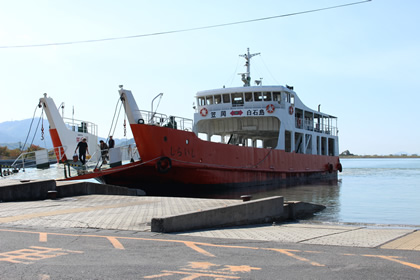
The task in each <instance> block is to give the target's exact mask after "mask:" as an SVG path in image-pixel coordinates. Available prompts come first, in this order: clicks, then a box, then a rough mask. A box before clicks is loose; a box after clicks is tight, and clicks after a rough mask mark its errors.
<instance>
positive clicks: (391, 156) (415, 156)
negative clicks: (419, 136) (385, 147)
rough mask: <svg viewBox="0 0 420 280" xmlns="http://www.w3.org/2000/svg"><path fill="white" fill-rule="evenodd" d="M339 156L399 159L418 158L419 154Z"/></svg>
mask: <svg viewBox="0 0 420 280" xmlns="http://www.w3.org/2000/svg"><path fill="white" fill-rule="evenodd" d="M339 157H340V158H398V159H401V158H407V159H408V158H420V156H418V155H412V156H404V155H401V156H397V155H396V156H394V155H390V156H379V155H365V156H358V155H352V156H342V155H340V156H339Z"/></svg>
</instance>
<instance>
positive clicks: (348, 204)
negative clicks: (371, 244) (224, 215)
mask: <svg viewBox="0 0 420 280" xmlns="http://www.w3.org/2000/svg"><path fill="white" fill-rule="evenodd" d="M340 162H341V164H342V165H343V172H342V173H339V175H338V179H339V180H338V182H337V183H331V184H315V185H303V186H296V187H288V188H279V189H277V190H274V191H270V192H265V193H259V194H256V195H255V196H256V197H267V196H271V195H280V196H284V198H285V200H298V201H304V202H311V203H316V204H321V205H324V206H326V209H325V210H323V211H321V212H319V213H317V214H315V216H314V217H313V218H311V219H309V221H312V222H325V223H353V224H381V225H392V226H404V225H413V226H420V159H418V158H415V159H410V158H369V159H366V158H361V159H341V160H340Z"/></svg>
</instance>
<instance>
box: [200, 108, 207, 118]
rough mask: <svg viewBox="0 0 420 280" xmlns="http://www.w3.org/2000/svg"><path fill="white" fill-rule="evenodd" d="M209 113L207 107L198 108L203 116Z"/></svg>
mask: <svg viewBox="0 0 420 280" xmlns="http://www.w3.org/2000/svg"><path fill="white" fill-rule="evenodd" d="M208 113H209V110H207V108H201V110H200V115H201V116H203V117H205V116H207V114H208Z"/></svg>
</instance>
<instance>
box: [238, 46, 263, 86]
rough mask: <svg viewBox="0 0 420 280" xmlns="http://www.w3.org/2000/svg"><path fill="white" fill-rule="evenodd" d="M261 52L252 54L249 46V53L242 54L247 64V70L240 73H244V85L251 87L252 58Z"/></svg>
mask: <svg viewBox="0 0 420 280" xmlns="http://www.w3.org/2000/svg"><path fill="white" fill-rule="evenodd" d="M260 54H261V53H253V54H250V53H249V48H247V53H246V54H240V55H239V56H240V57H244V58H245V60H246V62H245V66H246V72H245V73H239V75H242V82H244V87H249V86H250V84H251V58H252V57H254V56H256V55H260Z"/></svg>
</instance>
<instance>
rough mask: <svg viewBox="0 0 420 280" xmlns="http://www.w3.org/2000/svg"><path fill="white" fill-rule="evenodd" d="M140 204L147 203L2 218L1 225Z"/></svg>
mask: <svg viewBox="0 0 420 280" xmlns="http://www.w3.org/2000/svg"><path fill="white" fill-rule="evenodd" d="M147 203H153V202H151V201H150V202H147ZM139 204H145V202H144V201H142V202H128V203H120V204H111V205H101V206H93V207H84V208H73V209H62V210H56V211H51V212H40V213H31V214H25V215H18V216H11V217H4V218H0V224H1V223H11V222H16V221H20V220H28V219H33V218H40V217H49V216H57V215H64V214H72V213H80V212H88V211H96V210H102V209H110V208H121V207H127V206H134V205H139Z"/></svg>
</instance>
